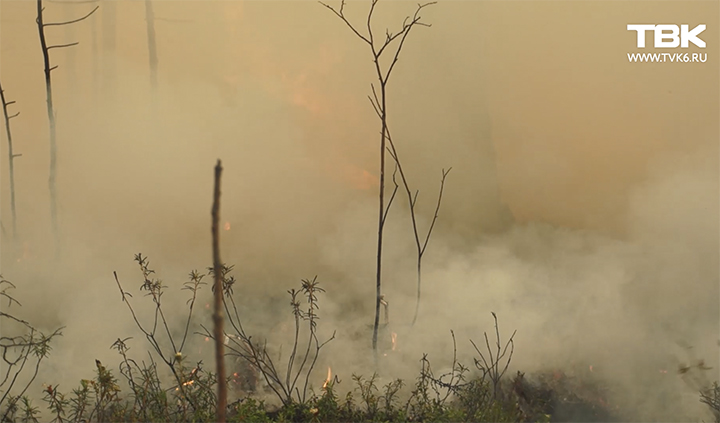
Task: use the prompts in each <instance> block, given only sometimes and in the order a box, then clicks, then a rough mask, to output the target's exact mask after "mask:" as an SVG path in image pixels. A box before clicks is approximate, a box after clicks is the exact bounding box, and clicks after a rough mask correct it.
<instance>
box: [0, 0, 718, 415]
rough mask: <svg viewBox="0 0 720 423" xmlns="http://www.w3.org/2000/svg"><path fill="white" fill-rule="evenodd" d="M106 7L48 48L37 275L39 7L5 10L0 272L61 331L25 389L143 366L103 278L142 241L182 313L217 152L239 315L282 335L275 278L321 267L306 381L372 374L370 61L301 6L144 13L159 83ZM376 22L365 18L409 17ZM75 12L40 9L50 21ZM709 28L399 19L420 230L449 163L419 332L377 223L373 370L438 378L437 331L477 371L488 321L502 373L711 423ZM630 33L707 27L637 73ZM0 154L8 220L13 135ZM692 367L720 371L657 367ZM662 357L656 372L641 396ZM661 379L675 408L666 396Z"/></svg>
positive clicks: (638, 9) (396, 107)
mask: <svg viewBox="0 0 720 423" xmlns="http://www.w3.org/2000/svg"><path fill="white" fill-rule="evenodd" d="M105 3H107V2H103V4H102V5H101V7H102V8H105V7H106V6H107V5H106V4H105ZM112 5H113V6H112V7H111V8H108V9H103V14H101V15H100V14H99V15H97V16H94V17H92V18H91V19H89V20H87V21H84V22H82V23H79V24H77V25H75V26H74V27H73V29H72V31H68V32H64V30H63V29H54V30H53V32H52V33H51V34H52V35H51V36H52V37H53V39H54V40H55V41H56V42H72V41H78V40H79V41H80V45H79V46H77V47H74V48H73V49H72V50H55V51H53V56H52V57H53V62H54V63H55V64H58V65H59V68H58V69H57V70H55V71H53V77H54V81H55V89H56V92H55V98H56V106H57V110H58V116H57V118H58V136H59V189H58V191H59V196H60V207H61V209H60V210H61V222H62V234H63V239H64V241H63V242H64V248H63V256H62V260H61V261H60V262H53V261H52V246H53V242H52V236H51V233H50V225H49V212H48V200H47V197H48V196H47V157H48V150H47V141H46V139H47V132H46V120H45V119H46V115H45V114H44V113H45V111H44V107H45V104H44V86H43V82H42V81H43V80H42V61H41V60H42V59H41V56H40V52H39V46H38V42H37V39H36V36H37V35H36V28H35V27H34V26H33V24H34V19H35V16H34V13H35V10H34V7H33V4H32V3H31V2H29V3H26V2H3V3H2V5H1V7H0V10H1V11H2V15H1V17H0V24H1V25H0V35H1V40H2V41H1V42H0V59H1V60H2V61H1V62H0V76H1V77H2V82H3V87H4V88H5V90H6V95H8V96H9V97H10V98H11V99H13V100H16V101H17V105H16V107H17V110H19V111H21V115H20V117H19V118H18V119H15V120H14V121H13V135H14V138H15V143H16V144H15V148H16V151H19V152H21V153H22V154H23V156H22V157H21V158H19V159H18V160H17V162H16V163H17V166H16V172H17V174H16V181H17V182H16V183H17V187H16V189H17V196H18V212H19V221H18V227H19V229H20V243H19V246H17V247H16V246H13V244H12V242H11V241H10V239H9V238H8V237H7V236H6V235H4V236H3V242H2V266H3V276H5V277H6V278H8V279H10V280H12V281H14V282H15V283H16V284H17V285H18V289H17V296H18V297H19V298H20V299H22V300H24V301H23V304H24V307H23V308H22V309H21V310H22V314H23V317H27V318H28V319H30V320H31V321H33V322H36V324H38V325H39V326H40V327H42V328H50V327H56V326H58V325H64V326H66V327H67V328H66V329H65V336H64V337H63V338H62V339H60V340H59V342H58V344H57V346H56V349H55V351H54V352H53V357H52V359H51V360H50V361H49V362H48V366H49V367H48V368H47V369H45V371H44V373H43V374H42V375H41V376H42V380H43V382H47V383H58V382H60V383H62V384H64V385H65V386H67V387H69V386H72V385H74V384H75V383H77V380H78V379H80V378H87V377H90V376H91V375H92V373H91V372H92V369H93V359H94V358H98V359H101V360H102V361H103V362H105V363H114V362H116V360H117V357H116V353H115V352H113V351H111V350H109V346H110V345H111V344H112V342H114V341H115V340H116V339H117V338H118V337H120V338H124V337H126V336H135V338H136V339H135V340H134V341H133V344H132V348H133V349H134V351H135V352H137V353H138V354H139V353H140V352H142V351H143V349H144V348H145V345H144V344H143V343H142V339H141V337H140V336H138V335H139V334H138V333H137V331H136V329H135V328H134V325H133V323H132V321H131V319H130V316H129V315H128V313H127V311H126V310H125V309H124V305H123V304H122V302H121V301H120V295H119V292H118V291H117V287H116V286H115V284H114V280H113V278H112V272H113V271H117V272H118V275H119V276H120V279H121V281H122V282H123V284H124V285H125V288H126V290H136V288H137V287H138V286H139V285H140V282H141V279H140V276H141V275H140V273H139V271H138V269H137V266H136V265H135V264H134V263H133V262H132V258H133V254H136V253H138V252H142V253H143V254H145V255H147V256H149V257H150V260H151V267H152V268H154V269H155V270H156V272H157V274H158V275H159V276H160V277H161V278H162V279H163V280H164V281H165V282H166V284H167V285H168V286H169V288H168V294H167V295H168V299H167V300H166V301H167V304H168V307H172V309H173V311H176V312H177V313H176V315H177V318H178V319H180V316H182V315H183V313H182V312H183V310H184V301H185V298H184V297H183V294H182V293H181V292H180V287H181V284H182V282H184V281H186V280H187V273H188V272H189V271H190V270H192V269H204V268H205V267H207V266H208V265H209V263H210V257H211V255H210V248H209V247H210V230H209V228H210V226H209V223H210V201H211V187H212V166H213V165H214V163H215V160H216V159H217V158H221V159H222V160H223V164H224V166H225V173H224V180H223V200H222V201H223V203H222V219H223V221H224V222H227V223H228V224H229V230H227V231H224V232H223V233H222V237H223V238H222V256H223V258H224V260H225V261H227V262H228V263H231V264H235V265H236V270H235V274H236V276H237V278H238V287H237V290H236V291H237V293H238V295H239V296H241V297H242V298H243V300H242V301H243V303H244V304H246V307H247V308H246V310H247V318H248V319H249V321H250V322H251V324H252V325H253V327H255V328H256V330H257V332H258V333H259V334H262V333H268V332H269V331H271V330H272V333H273V334H275V335H276V336H277V339H276V340H275V342H287V341H286V340H282V339H281V336H282V334H283V333H284V332H283V331H285V330H287V327H285V326H283V323H282V319H281V318H280V316H282V315H283V314H286V315H288V316H289V308H288V305H287V302H288V301H287V300H288V299H287V298H286V294H285V291H286V290H287V289H289V288H292V287H296V285H297V284H298V282H299V280H300V278H307V277H313V276H314V275H318V278H319V280H320V281H321V283H322V284H323V286H324V287H325V288H326V289H327V293H326V294H325V295H324V297H323V298H322V299H321V307H322V308H321V316H322V321H321V330H322V331H323V334H325V335H329V334H330V333H332V331H333V330H337V334H338V335H337V339H336V340H335V341H334V342H333V343H331V344H330V345H329V347H328V349H327V351H326V355H325V356H324V360H325V362H323V363H321V364H322V366H321V367H320V368H321V371H319V373H318V374H317V379H318V380H317V381H316V383H322V380H323V378H324V377H325V374H324V366H325V365H329V366H332V368H333V371H334V373H338V374H340V376H341V378H344V379H345V380H347V381H348V383H347V384H346V385H349V384H350V383H349V380H350V375H351V374H352V373H353V372H358V373H365V374H369V373H371V372H372V370H373V366H372V360H371V355H370V353H369V350H368V347H369V341H370V332H369V330H368V325H369V324H370V323H371V322H372V313H373V311H374V303H373V299H374V271H375V269H374V255H375V249H374V248H375V244H376V236H377V233H376V231H377V228H376V219H377V205H376V196H377V175H378V168H377V167H378V158H377V153H378V145H377V144H378V142H377V141H378V138H379V136H378V131H379V125H378V123H377V121H376V120H375V116H374V114H373V111H372V108H371V106H370V105H369V103H368V102H367V94H368V93H369V92H370V91H369V84H370V82H372V81H374V74H373V69H372V63H371V61H370V57H369V52H368V51H367V49H366V47H365V46H364V45H363V43H362V42H360V41H359V40H358V39H356V38H354V36H353V35H352V33H351V32H350V31H349V30H348V29H347V28H346V27H345V26H344V24H343V23H342V22H340V21H339V20H338V19H337V18H336V17H334V16H333V15H332V14H331V13H330V12H329V11H327V10H326V9H325V8H323V7H322V6H320V5H318V4H317V3H313V2H239V1H238V2H220V1H218V2H193V1H183V2H155V9H156V16H157V17H158V19H157V21H156V22H155V25H156V31H157V34H158V52H159V86H158V88H157V90H156V91H152V90H151V86H150V83H149V73H148V69H147V55H146V49H147V47H146V38H145V32H144V31H145V21H144V7H143V4H142V2H130V1H127V2H112ZM366 6H367V5H366V4H365V3H363V2H350V3H349V4H348V6H347V14H348V16H351V17H352V19H355V20H356V22H362V21H363V19H364V14H365V12H366V10H367V9H366ZM378 7H379V9H378V21H377V29H378V30H381V29H382V28H384V27H385V26H388V25H389V26H391V27H397V25H399V24H400V22H402V18H403V17H404V16H405V15H406V14H407V13H411V12H412V11H413V10H414V7H415V4H414V3H409V2H380V5H379V6H378ZM65 8H67V9H65ZM86 9H87V6H86V5H62V4H58V3H52V2H48V4H47V15H48V19H49V20H61V19H64V18H67V16H74V15H78V14H83V13H84V12H86V11H87V10H86ZM717 16H718V6H717V4H715V3H712V2H682V3H681V2H676V3H674V2H658V3H647V2H643V3H635V2H627V3H621V2H609V3H596V2H541V3H535V2H507V3H504V2H502V3H501V2H447V3H441V4H438V5H436V6H433V7H431V8H428V9H427V12H425V13H424V14H423V17H424V18H425V20H427V21H428V22H431V23H432V24H433V26H432V28H417V29H416V30H413V31H414V32H413V33H412V34H411V36H410V37H409V39H408V44H407V46H406V47H405V49H404V50H403V53H402V55H401V60H400V62H398V66H397V69H396V71H395V72H396V73H395V74H394V76H393V80H392V81H391V83H390V89H389V95H390V99H389V111H390V114H389V116H390V124H391V125H392V128H391V129H392V131H393V136H394V138H395V139H396V140H397V144H398V149H399V152H400V155H401V159H402V160H403V161H404V163H405V166H406V169H407V171H408V174H409V176H410V180H411V183H412V184H413V186H414V187H415V188H417V189H419V190H420V196H419V208H420V223H421V226H422V227H426V225H427V224H428V223H429V220H430V219H431V217H432V212H433V210H434V205H435V201H436V197H435V196H436V194H437V189H438V187H439V180H440V178H439V177H440V170H441V169H442V168H448V167H450V166H452V167H453V170H452V172H451V174H450V175H449V177H448V181H447V187H446V192H445V196H444V201H443V204H442V208H441V215H440V220H439V222H438V226H437V228H436V232H435V233H434V234H433V237H432V239H431V241H430V246H429V247H428V252H427V256H426V258H425V262H424V268H425V273H424V276H423V279H424V287H423V302H422V305H421V315H420V319H419V321H418V323H417V325H416V326H415V327H414V328H412V329H411V328H410V325H409V324H410V321H411V319H412V312H413V310H414V307H415V303H414V301H415V290H416V287H415V279H414V273H413V271H414V254H415V253H414V244H413V239H412V232H411V226H410V222H409V220H408V214H407V213H408V211H407V206H406V199H405V198H404V197H403V196H402V195H398V197H397V198H396V203H395V206H394V208H393V209H392V211H391V213H390V215H389V216H390V217H389V221H388V229H387V234H386V236H387V244H386V252H385V263H386V267H385V271H384V276H385V287H384V292H385V295H386V298H387V299H388V302H389V310H390V321H391V329H392V331H394V332H396V333H397V340H398V348H397V351H395V352H394V354H391V355H390V356H389V357H388V364H387V365H386V367H387V369H392V370H391V371H388V373H387V374H384V375H383V376H384V377H387V378H389V377H405V378H413V377H415V376H416V374H417V368H418V367H417V363H418V362H417V360H419V358H420V357H421V355H422V353H423V352H427V353H429V356H430V358H431V359H434V360H437V366H439V367H442V366H446V365H448V361H449V359H450V356H451V353H452V344H451V337H450V330H453V331H454V332H455V335H456V338H457V341H458V352H459V354H460V359H461V360H464V361H465V362H466V363H468V364H469V363H470V360H471V358H470V356H471V354H472V352H473V350H472V346H471V345H470V343H469V342H468V339H469V338H472V339H474V340H476V341H478V340H481V339H482V332H483V331H491V330H492V323H493V321H492V317H491V315H490V312H491V311H493V312H495V313H497V315H498V317H499V320H500V325H501V330H502V332H501V334H502V335H503V336H509V335H510V334H511V333H512V331H513V330H515V329H517V331H518V332H517V335H516V342H517V345H516V352H515V356H514V365H513V370H516V369H518V370H523V371H527V372H528V374H532V372H536V371H545V370H548V369H554V368H565V367H567V366H570V365H572V366H585V367H587V366H590V365H592V366H593V368H594V369H596V371H597V373H598V374H599V375H601V376H600V377H604V378H606V379H607V380H608V381H609V382H611V383H613V384H614V386H617V387H618V391H617V392H618V394H617V396H618V398H617V401H620V402H622V401H627V403H626V404H627V405H628V406H629V407H631V409H634V410H637V413H638V415H637V416H630V417H629V418H635V419H648V418H649V419H660V418H663V419H670V418H672V419H687V418H690V417H688V416H692V418H696V417H695V416H702V413H703V412H704V411H703V409H702V405H701V404H699V403H698V401H697V384H698V383H700V384H702V383H707V382H709V381H712V380H716V379H717V378H718V375H717V368H718V366H714V365H713V364H715V363H717V354H718V333H719V332H720V331H719V329H720V328H719V327H718V326H719V323H718V322H719V317H720V310H718V300H719V297H720V292H719V290H718V284H719V283H720V278H719V277H718V264H719V263H718V257H719V253H720V251H719V245H718V233H719V229H720V228H718V214H719V212H720V207H719V192H720V191H719V187H718V169H719V168H718V155H719V151H718V139H719V134H718V114H719V113H720V110H718V101H717V100H718V89H719V87H718V80H717V75H718V70H719V69H718V56H717V44H716V43H715V40H717V38H718V32H717V28H718V19H717ZM113 21H114V22H115V23H114V24H113ZM635 22H678V23H690V24H691V25H694V24H696V23H701V22H702V23H706V24H707V30H706V32H705V33H704V34H703V37H704V39H705V40H707V41H708V48H707V49H706V51H707V54H708V61H707V63H701V64H630V63H628V62H627V58H626V53H628V52H632V51H634V38H633V37H634V35H633V33H631V32H627V31H625V25H627V24H628V23H635ZM113 34H114V37H113ZM70 51H72V53H70ZM1 148H2V149H1V150H0V151H1V152H2V154H3V156H2V157H3V162H2V164H3V176H2V193H3V196H2V222H3V226H4V227H5V228H6V230H7V229H9V228H10V220H9V219H10V217H9V216H10V213H9V210H10V209H9V207H10V206H9V194H8V192H9V184H8V181H7V177H6V173H7V168H6V167H5V164H6V161H5V160H6V159H5V157H7V156H6V154H7V145H6V143H5V142H4V138H3V143H2V146H1ZM399 194H402V193H399ZM18 259H19V261H18ZM134 292H138V291H134ZM204 295H208V296H209V290H207V292H205V293H204ZM136 297H137V300H136V301H137V302H138V304H141V303H142V301H143V299H142V298H141V295H139V292H138V294H137V295H136ZM207 298H209V297H207ZM145 300H147V299H145ZM205 302H206V298H203V300H202V302H201V306H204V304H205ZM139 308H141V307H140V306H139ZM178 324H180V323H178ZM259 336H260V335H259ZM384 336H385V337H387V334H385V335H384ZM196 342H197V344H194V346H195V345H200V347H201V346H202V342H203V341H202V339H201V338H198V340H197V341H196ZM687 346H692V347H693V348H692V350H688V348H687ZM200 347H199V348H200ZM700 358H703V359H705V360H706V361H707V362H708V363H711V364H710V365H711V366H712V367H715V369H713V370H712V371H708V372H705V373H702V374H689V375H685V376H683V377H680V376H677V375H675V373H676V372H675V369H676V368H677V366H678V365H680V364H683V363H690V362H691V360H696V359H700ZM569 363H570V364H569ZM661 370H668V374H667V376H666V377H665V378H664V379H661V380H660V381H658V380H657V377H658V374H659V371H661ZM673 392H680V393H682V394H681V395H675V396H670V397H669V398H672V401H671V400H669V399H667V398H668V397H663V396H662V395H665V394H667V393H673ZM659 398H665V399H660V400H658V399H659ZM673 401H674V402H673ZM663 404H665V405H666V406H667V407H668V408H662V407H661V406H662V405H663ZM673 413H674V414H673Z"/></svg>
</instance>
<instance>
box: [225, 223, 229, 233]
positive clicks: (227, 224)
mask: <svg viewBox="0 0 720 423" xmlns="http://www.w3.org/2000/svg"><path fill="white" fill-rule="evenodd" d="M224 228H225V230H226V231H229V230H230V222H225V226H224Z"/></svg>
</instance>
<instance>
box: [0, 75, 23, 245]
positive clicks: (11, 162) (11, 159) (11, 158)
mask: <svg viewBox="0 0 720 423" xmlns="http://www.w3.org/2000/svg"><path fill="white" fill-rule="evenodd" d="M0 99H2V107H3V115H4V116H5V132H6V134H7V140H8V170H9V171H10V210H11V212H12V228H13V241H17V212H16V210H15V158H16V157H20V156H22V154H15V153H14V152H13V151H14V150H13V141H12V132H11V131H10V119H12V118H14V117H17V116H18V115H19V114H20V112H17V113H15V114H14V115H10V114H8V106H9V105H11V104H14V103H15V102H14V101H7V100H5V90H3V88H2V84H0Z"/></svg>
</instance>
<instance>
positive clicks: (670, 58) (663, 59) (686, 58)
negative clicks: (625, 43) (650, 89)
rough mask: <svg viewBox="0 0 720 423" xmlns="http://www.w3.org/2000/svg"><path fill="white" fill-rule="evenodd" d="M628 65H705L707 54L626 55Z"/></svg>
mask: <svg viewBox="0 0 720 423" xmlns="http://www.w3.org/2000/svg"><path fill="white" fill-rule="evenodd" d="M627 57H628V61H629V62H630V63H705V62H707V53H628V54H627Z"/></svg>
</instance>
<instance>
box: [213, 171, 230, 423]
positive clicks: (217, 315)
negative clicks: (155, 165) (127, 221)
mask: <svg viewBox="0 0 720 423" xmlns="http://www.w3.org/2000/svg"><path fill="white" fill-rule="evenodd" d="M221 176H222V164H221V162H220V160H218V162H217V165H216V166H215V190H214V193H213V206H212V249H213V274H214V276H215V284H214V286H215V289H214V291H215V298H214V299H215V311H214V313H213V323H214V337H215V363H216V366H217V381H218V403H217V415H216V417H217V420H216V421H218V422H220V423H225V420H226V411H227V380H226V379H225V343H224V342H223V341H224V340H225V331H224V330H223V266H222V261H221V260H220V233H219V232H220V231H219V226H220V177H221Z"/></svg>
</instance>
